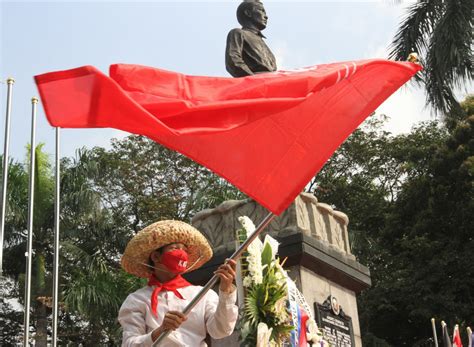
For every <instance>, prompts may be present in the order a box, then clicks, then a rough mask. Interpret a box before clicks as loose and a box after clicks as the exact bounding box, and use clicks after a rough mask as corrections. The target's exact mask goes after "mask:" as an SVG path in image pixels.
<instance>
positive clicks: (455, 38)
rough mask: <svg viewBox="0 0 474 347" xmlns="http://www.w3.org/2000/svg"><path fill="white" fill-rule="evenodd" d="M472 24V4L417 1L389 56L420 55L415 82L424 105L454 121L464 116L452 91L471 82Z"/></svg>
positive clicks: (455, 0) (473, 70)
mask: <svg viewBox="0 0 474 347" xmlns="http://www.w3.org/2000/svg"><path fill="white" fill-rule="evenodd" d="M473 24H474V2H473V1H465V0H418V1H417V2H416V3H414V4H413V5H411V6H410V7H409V9H408V14H407V16H406V18H405V19H404V21H403V22H402V23H401V25H400V28H399V30H398V32H397V34H396V36H395V38H394V39H393V42H392V46H391V48H392V49H391V52H390V57H391V58H395V59H397V60H406V59H407V57H408V54H410V53H411V52H417V53H418V54H420V57H421V62H422V64H423V66H424V70H423V72H422V74H421V76H422V77H421V78H420V79H418V81H419V82H422V83H423V84H424V85H425V88H426V93H427V104H430V105H431V106H433V108H434V109H435V110H436V111H438V112H440V113H441V114H443V115H451V116H455V117H456V119H458V120H459V119H462V118H463V117H464V116H465V114H464V113H463V110H462V108H461V107H460V106H459V103H458V102H457V100H456V98H455V96H454V90H455V89H456V88H464V86H466V85H467V84H468V83H469V81H472V79H473V73H474V67H473V64H472V62H473V54H472V44H473Z"/></svg>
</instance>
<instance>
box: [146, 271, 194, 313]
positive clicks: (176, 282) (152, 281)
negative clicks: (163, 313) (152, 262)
mask: <svg viewBox="0 0 474 347" xmlns="http://www.w3.org/2000/svg"><path fill="white" fill-rule="evenodd" d="M148 285H149V286H156V287H155V289H154V290H153V293H152V294H151V311H152V312H153V314H154V315H155V317H158V314H157V312H156V308H157V307H158V293H159V292H161V291H162V290H164V291H170V292H173V293H174V295H176V296H177V297H178V298H180V299H184V298H183V296H182V295H181V294H180V293H179V292H178V290H177V289H178V288H184V287H187V286H190V285H191V283H189V282H188V281H186V280H185V279H184V278H183V277H181V275H178V276H176V277H175V278H173V279H172V280H170V281H168V282H165V283H161V282H160V281H158V280H157V279H156V277H155V275H152V276H151V277H150V278H149V279H148Z"/></svg>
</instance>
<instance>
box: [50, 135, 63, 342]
mask: <svg viewBox="0 0 474 347" xmlns="http://www.w3.org/2000/svg"><path fill="white" fill-rule="evenodd" d="M60 130H61V128H59V127H57V128H56V175H55V176H56V190H55V194H54V262H53V327H52V331H53V338H52V346H53V347H56V345H57V339H58V311H59V310H58V293H59V207H60V201H59V184H60V172H59V144H60V136H59V135H60Z"/></svg>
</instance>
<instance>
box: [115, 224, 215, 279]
mask: <svg viewBox="0 0 474 347" xmlns="http://www.w3.org/2000/svg"><path fill="white" fill-rule="evenodd" d="M178 242H179V243H183V244H184V245H186V248H187V253H188V255H189V259H188V264H189V266H190V268H191V267H192V270H196V269H197V268H199V267H201V266H202V265H203V264H204V263H206V262H207V261H208V260H209V259H211V257H212V249H211V247H210V246H209V243H208V242H207V240H206V238H205V237H204V236H203V235H202V234H201V233H200V232H199V231H198V230H197V229H196V228H194V227H192V226H191V225H189V224H187V223H184V222H181V221H177V220H163V221H159V222H156V223H153V224H151V225H149V226H147V227H146V228H145V229H143V230H141V231H139V232H138V233H137V234H136V235H135V236H134V237H133V238H132V239H131V240H130V242H129V243H128V245H127V247H126V248H125V252H124V254H123V256H122V261H121V262H122V267H123V269H124V270H125V271H127V272H128V273H130V274H132V275H136V276H138V277H144V278H148V277H149V276H150V274H151V269H150V268H149V267H148V266H146V265H144V264H148V260H149V257H150V254H151V252H152V251H154V250H156V249H158V248H160V247H163V246H166V245H169V244H170V243H178Z"/></svg>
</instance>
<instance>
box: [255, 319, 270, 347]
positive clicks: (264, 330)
mask: <svg viewBox="0 0 474 347" xmlns="http://www.w3.org/2000/svg"><path fill="white" fill-rule="evenodd" d="M272 330H273V329H272V328H270V329H268V326H267V325H266V324H265V323H258V325H257V347H269V346H270V336H271V335H272Z"/></svg>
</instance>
